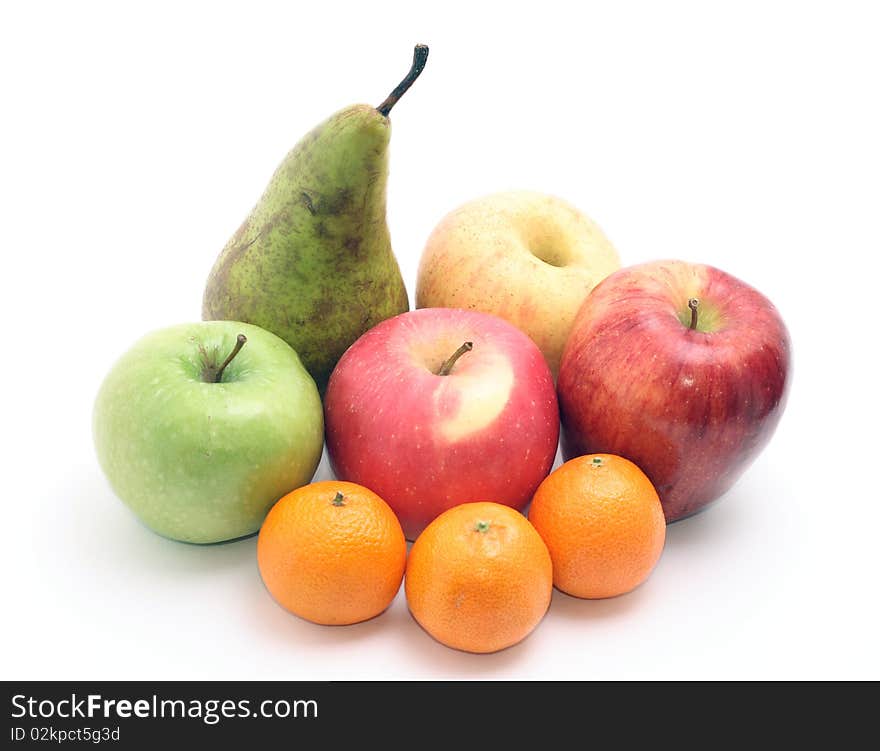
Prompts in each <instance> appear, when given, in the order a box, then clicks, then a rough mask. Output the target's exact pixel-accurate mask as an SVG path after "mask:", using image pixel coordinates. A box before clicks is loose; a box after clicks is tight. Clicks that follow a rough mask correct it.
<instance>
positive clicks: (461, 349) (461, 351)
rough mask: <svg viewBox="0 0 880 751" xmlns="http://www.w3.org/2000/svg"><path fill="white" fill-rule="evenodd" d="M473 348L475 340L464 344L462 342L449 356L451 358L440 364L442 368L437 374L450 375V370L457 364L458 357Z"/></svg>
mask: <svg viewBox="0 0 880 751" xmlns="http://www.w3.org/2000/svg"><path fill="white" fill-rule="evenodd" d="M473 348H474V343H473V342H465V343H464V344H462V345H461V346H460V347H459V348H458V349H457V350H455V352H453V353H452V354H451V355H450V356H449V359H448V360H446V361H445V362H444V363H443V364H442V365H441V366H440V370H438V371H437V375H441V376H445V375H449V371H451V370H452V366H453V365H455V362H456V360H458V358H459V357H461V356H462V355H463V354H464V353H465V352H470V351H471V350H472V349H473Z"/></svg>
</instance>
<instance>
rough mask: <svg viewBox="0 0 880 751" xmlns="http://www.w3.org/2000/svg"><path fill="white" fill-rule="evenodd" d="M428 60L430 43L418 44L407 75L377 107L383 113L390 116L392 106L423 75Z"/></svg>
mask: <svg viewBox="0 0 880 751" xmlns="http://www.w3.org/2000/svg"><path fill="white" fill-rule="evenodd" d="M426 62H428V45H427V44H417V45H416V48H415V49H414V50H413V61H412V67H411V68H410V69H409V73H407V74H406V77H405V78H404V79H403V80H402V81H401V82H400V83H399V84H397V88H395V89H394V91H392V92H391V93H390V94H389V95H388V98H387V99H386V100H385V101H384V102H382V104H380V105H379V106H378V107H376V109H377V110H378V111H379V113H380V114H381V115H384V116H385V117H388V113H389V112H391V108H392V107H393V106H394V105H395V104H397V101H398V100H399V99H400V97H402V96H403V95H404V94H406V92H407V91H408V90H409V87H410V86H412V85H413V84H414V83H415V82H416V79H417V78H418V77H419V76H420V75H421V73H422V71H423V70H424V69H425V63H426Z"/></svg>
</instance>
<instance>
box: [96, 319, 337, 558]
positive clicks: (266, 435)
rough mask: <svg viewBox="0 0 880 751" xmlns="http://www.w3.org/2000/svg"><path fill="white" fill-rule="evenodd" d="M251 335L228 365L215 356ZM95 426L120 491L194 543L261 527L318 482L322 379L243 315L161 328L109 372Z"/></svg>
mask: <svg viewBox="0 0 880 751" xmlns="http://www.w3.org/2000/svg"><path fill="white" fill-rule="evenodd" d="M238 334H244V335H245V336H246V337H247V343H246V344H245V345H244V346H243V347H242V348H241V351H240V352H238V354H237V355H236V356H235V358H234V359H233V360H232V361H231V362H230V363H229V365H228V366H227V367H226V369H225V370H224V371H223V373H222V380H221V382H220V383H214V382H206V381H205V377H204V372H203V368H204V365H205V364H206V363H207V364H208V365H209V366H210V365H213V366H216V365H218V364H219V363H220V362H222V361H223V359H224V357H225V356H226V355H228V353H230V352H231V351H232V349H233V347H234V346H235V343H236V337H237V335H238ZM93 435H94V440H95V448H96V450H97V454H98V460H99V462H100V464H101V468H102V469H103V470H104V473H105V475H106V476H107V479H108V480H109V481H110V485H111V486H112V488H113V490H114V492H115V493H116V495H117V496H118V497H119V498H120V499H121V500H122V501H123V502H124V503H125V504H126V505H127V506H128V507H129V508H130V509H131V510H132V511H133V512H134V513H135V514H136V515H137V516H138V517H139V518H140V520H141V521H142V522H143V523H144V524H146V526H148V527H149V528H150V529H152V530H153V531H155V532H158V533H159V534H160V535H163V536H165V537H169V538H172V539H175V540H182V541H185V542H196V543H211V542H221V541H223V540H231V539H235V538H237V537H243V536H245V535H249V534H253V533H254V532H256V531H257V530H259V528H260V525H261V524H262V522H263V519H264V517H265V516H266V513H267V512H268V511H269V509H270V508H271V507H272V505H273V504H274V503H275V501H277V500H278V499H279V498H280V497H281V496H283V495H285V494H286V493H288V492H290V491H291V490H293V489H294V488H297V487H300V486H302V485H305V484H306V483H308V482H309V481H310V480H311V479H312V476H313V475H314V473H315V469H316V468H317V466H318V462H319V461H320V458H321V451H322V449H323V445H324V420H323V413H322V409H321V400H320V398H319V396H318V390H317V388H316V387H315V383H314V381H313V380H312V379H311V377H310V376H309V374H308V373H307V372H306V370H305V368H303V366H302V364H301V363H300V361H299V358H298V357H297V355H296V352H294V351H293V350H292V349H291V348H290V347H289V346H288V345H287V344H286V343H285V342H284V341H282V340H281V339H280V338H278V337H277V336H275V335H274V334H271V333H269V332H268V331H263V330H261V329H258V328H257V327H256V326H250V325H247V324H243V323H236V322H232V321H211V322H205V323H190V324H183V325H180V326H173V327H171V328H167V329H162V330H160V331H155V332H153V333H151V334H148V335H147V336H145V337H143V338H142V339H141V340H140V341H138V342H137V343H136V344H135V345H134V346H133V347H132V348H131V349H130V350H129V351H128V352H127V353H125V354H124V355H123V356H122V357H121V358H120V359H119V361H118V362H117V363H116V364H115V365H114V367H113V369H112V370H111V371H110V373H109V374H108V375H107V377H106V379H105V380H104V383H103V384H102V386H101V388H100V391H99V392H98V396H97V399H96V401H95V408H94V415H93Z"/></svg>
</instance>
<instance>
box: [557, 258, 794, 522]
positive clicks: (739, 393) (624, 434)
mask: <svg viewBox="0 0 880 751" xmlns="http://www.w3.org/2000/svg"><path fill="white" fill-rule="evenodd" d="M790 357H791V344H790V340H789V336H788V331H787V330H786V328H785V324H784V323H783V322H782V318H781V317H780V316H779V313H778V312H777V310H776V308H775V307H774V306H773V304H772V303H771V302H770V301H769V300H768V299H767V298H766V297H764V296H763V295H762V294H761V293H760V292H758V291H757V290H755V289H753V288H752V287H750V286H749V285H748V284H745V283H744V282H741V281H740V280H739V279H736V278H735V277H733V276H731V275H730V274H726V273H724V272H723V271H720V270H718V269H716V268H713V267H711V266H703V265H696V264H688V263H683V262H681V261H662V262H655V263H646V264H642V265H639V266H632V267H630V268H625V269H621V270H620V271H617V272H615V273H614V274H612V275H611V276H609V277H608V278H607V279H605V280H604V281H602V282H601V283H600V284H599V285H598V286H597V287H596V288H595V289H594V290H593V292H592V293H591V294H590V296H589V297H588V298H587V299H586V301H585V302H584V304H583V306H582V307H581V309H580V311H579V312H578V315H577V317H576V318H575V323H574V327H573V329H572V332H571V335H570V337H569V339H568V341H567V343H566V346H565V350H564V353H563V356H562V363H561V367H560V371H559V382H558V392H559V403H560V408H561V412H562V431H563V432H562V449H563V453H564V455H565V457H566V459H569V458H571V457H574V456H580V455H582V454H592V453H612V454H619V455H621V456H624V457H626V458H627V459H630V460H631V461H633V462H635V463H636V464H638V465H639V466H640V467H641V468H642V470H644V472H645V473H646V474H647V475H648V477H649V478H651V481H652V482H653V483H654V485H655V487H656V488H657V492H658V493H659V494H660V499H661V501H662V502H663V510H664V512H665V514H666V520H667V521H670V522H671V521H675V520H677V519H682V518H684V517H686V516H689V515H690V514H693V513H695V512H696V511H699V510H700V509H701V508H703V507H704V506H706V505H707V504H709V503H711V502H712V501H714V500H715V499H717V498H718V497H719V496H721V495H722V494H723V493H724V492H725V491H727V490H728V489H729V488H730V487H731V485H733V483H734V482H736V480H737V479H738V478H739V477H740V475H741V474H742V473H743V471H744V470H745V469H746V468H747V467H748V465H749V464H750V463H751V462H752V460H753V459H754V458H755V457H756V456H757V455H758V453H759V452H760V451H761V449H762V448H763V447H764V446H765V445H766V444H767V442H768V441H769V440H770V437H771V436H772V435H773V431H774V430H775V429H776V425H777V423H778V422H779V418H780V416H781V415H782V411H783V409H784V407H785V402H786V396H787V393H788V386H789V381H790Z"/></svg>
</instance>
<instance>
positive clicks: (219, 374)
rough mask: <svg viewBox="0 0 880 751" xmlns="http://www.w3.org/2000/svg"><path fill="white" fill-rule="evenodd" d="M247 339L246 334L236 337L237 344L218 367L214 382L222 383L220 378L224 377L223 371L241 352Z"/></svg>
mask: <svg viewBox="0 0 880 751" xmlns="http://www.w3.org/2000/svg"><path fill="white" fill-rule="evenodd" d="M246 341H247V337H246V336H245V335H244V334H239V335H238V336H237V337H236V338H235V346H234V347H233V348H232V352H230V353H229V356H228V357H227V358H226V359H225V360H224V361H223V364H222V365H221V366H220V367H219V368H217V373H216V374H215V375H214V379H213V380H214V383H220V380H221V379H222V378H223V371H224V370H226V366H227V365H229V363H231V362H232V361H233V360H234V359H235V356H236V355H237V354H238V353H239V352H241V348H242V347H244V343H245V342H246Z"/></svg>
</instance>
